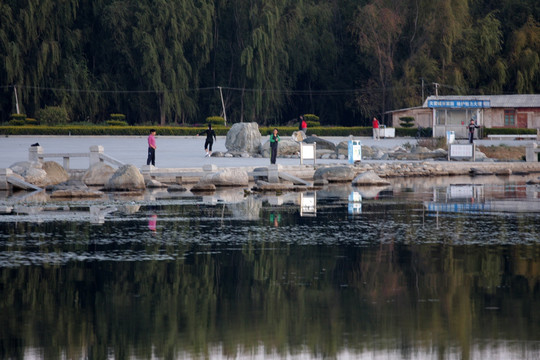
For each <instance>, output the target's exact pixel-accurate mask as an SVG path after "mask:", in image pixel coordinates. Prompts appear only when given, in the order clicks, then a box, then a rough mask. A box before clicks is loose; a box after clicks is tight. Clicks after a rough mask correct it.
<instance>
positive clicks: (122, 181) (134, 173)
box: [105, 165, 146, 191]
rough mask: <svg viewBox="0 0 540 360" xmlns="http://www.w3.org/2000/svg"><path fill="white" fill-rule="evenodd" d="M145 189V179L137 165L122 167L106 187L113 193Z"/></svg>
mask: <svg viewBox="0 0 540 360" xmlns="http://www.w3.org/2000/svg"><path fill="white" fill-rule="evenodd" d="M145 188H146V186H145V184H144V177H143V175H142V174H141V172H140V171H139V169H137V167H136V166H135V165H124V166H122V167H120V168H119V169H118V170H116V172H115V173H114V174H113V176H111V178H110V179H109V181H108V182H107V184H106V185H105V189H106V190H111V191H131V190H144V189H145Z"/></svg>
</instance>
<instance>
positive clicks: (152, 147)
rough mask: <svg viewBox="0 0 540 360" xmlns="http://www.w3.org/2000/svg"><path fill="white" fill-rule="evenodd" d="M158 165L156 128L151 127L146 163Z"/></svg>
mask: <svg viewBox="0 0 540 360" xmlns="http://www.w3.org/2000/svg"><path fill="white" fill-rule="evenodd" d="M150 164H152V166H156V130H154V129H151V130H150V135H148V158H146V165H150Z"/></svg>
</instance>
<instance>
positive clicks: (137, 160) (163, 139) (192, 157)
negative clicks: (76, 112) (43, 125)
mask: <svg viewBox="0 0 540 360" xmlns="http://www.w3.org/2000/svg"><path fill="white" fill-rule="evenodd" d="M325 139H327V140H330V141H333V142H334V143H336V144H338V143H339V142H340V141H343V140H348V138H346V137H325ZM355 140H360V141H361V142H362V144H365V145H368V146H373V145H375V146H378V147H381V148H389V149H391V148H393V147H396V146H398V145H402V144H406V143H410V144H415V143H416V140H415V139H413V138H392V139H382V140H380V141H374V140H373V139H371V138H369V137H356V138H355ZM156 141H157V151H156V167H158V168H200V167H202V166H203V165H205V164H214V165H216V166H218V167H240V166H250V167H251V166H267V165H269V164H270V160H269V159H266V158H223V157H219V158H217V157H211V158H205V157H204V149H203V147H204V137H202V136H199V137H197V136H159V134H158V136H157V137H156ZM262 141H263V143H264V142H265V141H266V137H263V139H262ZM36 142H37V143H39V144H40V145H41V146H42V147H43V152H44V153H68V152H71V153H84V152H88V151H89V149H90V147H91V146H93V145H101V146H103V147H104V153H105V154H107V155H109V156H111V157H113V158H115V159H117V160H119V161H122V162H124V163H126V164H133V165H135V166H137V167H140V166H142V165H145V164H146V154H147V142H146V136H9V137H2V138H0V168H7V167H9V166H11V165H12V164H13V163H15V162H18V161H26V160H28V148H29V147H30V145H32V144H34V143H36ZM530 142H531V141H529V140H520V141H513V140H478V141H477V144H480V145H498V144H506V145H509V146H525V145H526V144H528V143H530ZM214 151H222V152H225V151H227V149H226V148H225V136H218V139H217V142H216V143H214ZM56 161H58V162H59V163H62V159H56ZM277 163H278V164H281V165H299V164H300V159H298V158H296V159H289V158H278V160H277ZM305 163H308V164H309V163H310V162H308V161H305ZM327 163H332V164H346V163H347V160H321V159H317V164H327ZM70 167H71V168H72V169H83V168H87V167H88V159H84V158H73V159H72V160H71V163H70Z"/></svg>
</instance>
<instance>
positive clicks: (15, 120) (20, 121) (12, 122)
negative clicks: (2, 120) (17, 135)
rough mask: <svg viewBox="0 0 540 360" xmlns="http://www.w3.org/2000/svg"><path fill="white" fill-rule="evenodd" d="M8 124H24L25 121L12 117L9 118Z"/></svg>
mask: <svg viewBox="0 0 540 360" xmlns="http://www.w3.org/2000/svg"><path fill="white" fill-rule="evenodd" d="M9 125H11V126H24V125H26V121H25V120H20V119H13V120H9Z"/></svg>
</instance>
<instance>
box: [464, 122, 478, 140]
mask: <svg viewBox="0 0 540 360" xmlns="http://www.w3.org/2000/svg"><path fill="white" fill-rule="evenodd" d="M479 127H480V126H478V125H476V124H475V123H474V119H471V121H470V122H469V125H468V126H467V128H468V129H469V144H472V143H473V140H474V129H478V128H479Z"/></svg>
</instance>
